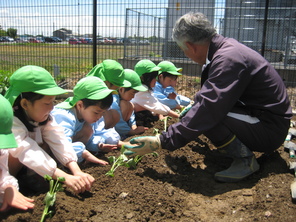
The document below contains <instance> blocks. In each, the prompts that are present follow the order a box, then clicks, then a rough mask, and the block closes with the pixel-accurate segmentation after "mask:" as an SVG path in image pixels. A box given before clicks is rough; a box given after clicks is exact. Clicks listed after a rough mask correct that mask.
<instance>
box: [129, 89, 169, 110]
mask: <svg viewBox="0 0 296 222" xmlns="http://www.w3.org/2000/svg"><path fill="white" fill-rule="evenodd" d="M131 102H133V103H137V104H138V105H140V106H142V107H144V108H145V109H147V110H149V111H150V112H152V113H155V114H161V115H167V114H168V113H169V112H170V110H171V109H170V107H168V106H166V105H164V104H162V103H161V102H159V101H158V99H156V98H155V97H154V96H153V95H152V94H151V92H150V91H146V92H138V93H136V95H135V98H134V99H133V100H132V101H131Z"/></svg>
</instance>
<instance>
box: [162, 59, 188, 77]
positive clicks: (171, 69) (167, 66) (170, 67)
mask: <svg viewBox="0 0 296 222" xmlns="http://www.w3.org/2000/svg"><path fill="white" fill-rule="evenodd" d="M157 66H158V67H160V68H161V70H160V71H159V73H158V74H161V73H163V72H167V73H170V74H172V75H176V76H181V75H182V73H180V72H182V70H183V69H182V68H177V67H176V66H175V65H174V64H173V63H172V62H169V61H162V62H160V63H158V65H157Z"/></svg>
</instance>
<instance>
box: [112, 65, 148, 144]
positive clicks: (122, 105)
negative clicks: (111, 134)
mask: <svg viewBox="0 0 296 222" xmlns="http://www.w3.org/2000/svg"><path fill="white" fill-rule="evenodd" d="M124 76H125V79H126V80H127V81H129V82H130V83H131V87H127V88H126V87H120V88H119V89H118V94H114V95H113V103H112V106H111V109H115V110H117V111H118V113H119V114H120V120H119V122H118V123H117V124H116V125H115V130H116V131H117V132H118V133H119V135H120V137H121V140H124V139H126V138H127V137H128V136H133V135H137V134H141V133H144V132H145V130H146V129H148V128H147V127H144V126H137V124H136V120H135V114H134V105H133V104H132V103H131V102H130V101H131V99H132V98H134V96H135V94H136V93H137V92H139V91H140V92H143V91H147V89H146V88H145V87H144V86H143V85H142V82H141V79H140V77H139V75H138V74H137V73H136V72H135V71H133V70H131V69H124Z"/></svg>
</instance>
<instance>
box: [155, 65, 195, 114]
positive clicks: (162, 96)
mask: <svg viewBox="0 0 296 222" xmlns="http://www.w3.org/2000/svg"><path fill="white" fill-rule="evenodd" d="M157 66H158V67H160V68H161V70H159V72H158V80H157V82H156V84H155V86H154V88H153V96H154V97H156V98H157V99H158V101H160V102H161V103H162V104H165V105H167V106H168V107H170V108H171V109H173V110H174V109H179V110H181V109H182V108H183V107H185V106H188V105H189V104H190V102H191V100H190V99H189V98H187V97H186V96H183V95H179V94H177V93H176V91H175V89H174V87H175V86H176V84H177V79H178V76H181V75H182V74H181V73H180V72H181V71H182V68H177V67H176V66H175V65H174V64H173V63H172V62H169V61H162V62H160V63H158V65H157Z"/></svg>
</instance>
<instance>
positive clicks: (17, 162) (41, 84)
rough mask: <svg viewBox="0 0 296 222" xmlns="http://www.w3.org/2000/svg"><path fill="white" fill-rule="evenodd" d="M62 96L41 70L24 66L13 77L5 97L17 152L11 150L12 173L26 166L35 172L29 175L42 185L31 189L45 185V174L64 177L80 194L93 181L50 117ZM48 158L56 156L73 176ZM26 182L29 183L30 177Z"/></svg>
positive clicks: (89, 186)
mask: <svg viewBox="0 0 296 222" xmlns="http://www.w3.org/2000/svg"><path fill="white" fill-rule="evenodd" d="M62 93H65V90H63V89H62V88H60V87H58V86H57V84H56V82H55V81H54V79H53V77H52V76H51V74H50V73H49V72H48V71H46V70H45V69H44V68H41V67H39V66H32V65H28V66H24V67H22V68H20V69H18V70H17V71H15V72H14V73H13V74H12V76H11V78H10V87H9V89H8V90H7V92H6V94H5V97H6V98H7V99H8V100H9V101H10V103H11V104H12V106H13V109H14V116H15V117H14V121H13V127H12V131H13V133H14V135H15V137H16V141H17V143H18V148H16V149H10V150H9V161H8V164H9V170H10V172H11V174H12V175H16V174H17V173H18V172H19V171H20V170H21V169H22V167H23V166H26V167H27V168H29V169H31V170H33V171H34V172H33V171H31V172H30V170H29V169H27V175H28V173H35V174H33V175H34V176H37V178H36V179H39V181H38V182H36V181H32V182H33V184H31V186H33V185H39V182H40V183H42V181H44V179H43V178H42V177H44V176H45V175H46V174H47V175H49V176H51V177H52V178H53V179H57V177H64V178H65V182H64V183H65V184H66V186H67V187H69V188H71V189H73V190H74V192H77V193H80V192H84V191H85V190H90V188H91V185H92V183H93V182H94V178H93V177H92V176H91V175H89V174H87V173H83V172H82V171H81V170H80V168H79V166H78V164H77V156H76V154H75V152H74V150H73V149H70V147H71V144H70V143H69V141H68V140H67V138H66V136H65V134H64V132H63V129H62V127H60V126H59V125H58V124H57V123H56V122H55V121H54V119H53V118H52V117H51V115H50V112H51V110H52V109H53V102H54V100H55V95H59V94H62ZM49 154H53V155H54V157H55V158H56V159H57V160H58V161H59V162H60V163H61V164H63V165H64V166H66V167H67V168H69V170H70V171H71V172H72V173H73V175H70V174H68V173H66V172H64V171H62V170H61V169H59V168H57V163H56V161H55V160H54V159H53V158H52V157H51V156H50V155H49ZM36 173H37V174H39V175H40V176H42V177H38V175H36ZM32 178H33V177H31V179H32ZM27 179H28V180H26V183H28V181H29V179H30V177H28V178H27ZM33 179H35V178H33ZM42 188H43V187H42ZM37 189H40V187H37Z"/></svg>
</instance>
